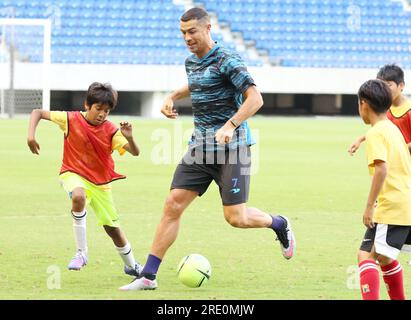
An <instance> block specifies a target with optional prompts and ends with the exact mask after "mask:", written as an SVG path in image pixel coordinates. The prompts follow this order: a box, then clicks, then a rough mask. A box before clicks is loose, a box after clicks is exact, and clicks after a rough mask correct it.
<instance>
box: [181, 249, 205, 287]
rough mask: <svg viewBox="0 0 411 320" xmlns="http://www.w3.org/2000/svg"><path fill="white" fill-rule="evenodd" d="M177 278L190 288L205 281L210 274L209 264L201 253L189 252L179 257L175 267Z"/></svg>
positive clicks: (198, 285)
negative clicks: (181, 257) (179, 259)
mask: <svg viewBox="0 0 411 320" xmlns="http://www.w3.org/2000/svg"><path fill="white" fill-rule="evenodd" d="M177 273H178V279H179V280H180V281H181V283H183V284H184V285H186V286H187V287H190V288H198V287H200V286H202V285H204V284H206V283H207V281H208V279H210V276H211V265H210V262H208V260H207V259H206V258H205V257H203V256H202V255H201V254H196V253H193V254H189V255H188V256H185V257H184V258H183V259H181V261H180V263H179V264H178V268H177Z"/></svg>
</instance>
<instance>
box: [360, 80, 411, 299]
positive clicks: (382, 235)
mask: <svg viewBox="0 0 411 320" xmlns="http://www.w3.org/2000/svg"><path fill="white" fill-rule="evenodd" d="M391 103H392V96H391V91H390V89H389V87H388V86H387V85H386V83H385V82H383V81H381V80H369V81H367V82H365V83H364V84H363V85H362V86H361V87H360V89H359V91H358V107H359V113H360V116H361V118H362V120H363V121H364V123H366V124H369V125H371V129H369V130H368V132H367V134H366V139H365V141H366V145H367V163H368V169H369V172H370V175H371V176H372V182H371V188H370V191H369V194H368V200H367V204H366V207H365V210H364V214H363V223H364V225H365V226H366V227H367V230H366V232H365V235H364V239H363V241H362V244H361V247H360V250H359V252H358V263H359V271H360V285H361V294H362V297H363V299H364V300H377V299H379V289H380V278H379V272H378V267H377V263H376V261H378V262H379V265H380V267H381V271H382V275H383V279H384V282H385V284H386V287H387V290H388V294H389V296H390V298H391V299H392V300H404V299H405V292H404V284H403V271H402V267H401V264H400V263H399V262H398V261H397V257H398V254H399V253H400V251H401V250H404V251H409V248H410V246H409V244H411V159H410V155H409V151H408V148H407V145H406V143H405V141H404V138H403V136H402V135H401V132H400V130H399V129H398V128H397V127H396V126H395V125H394V124H393V123H392V122H391V121H389V120H388V118H387V111H388V110H389V108H390V105H391Z"/></svg>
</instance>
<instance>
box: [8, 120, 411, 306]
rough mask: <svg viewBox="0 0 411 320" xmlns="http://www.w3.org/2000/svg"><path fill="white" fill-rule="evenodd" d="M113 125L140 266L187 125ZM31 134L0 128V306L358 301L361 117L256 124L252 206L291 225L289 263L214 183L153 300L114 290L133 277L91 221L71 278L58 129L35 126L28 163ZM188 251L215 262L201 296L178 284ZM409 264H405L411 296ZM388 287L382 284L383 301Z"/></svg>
mask: <svg viewBox="0 0 411 320" xmlns="http://www.w3.org/2000/svg"><path fill="white" fill-rule="evenodd" d="M111 120H112V121H113V122H115V123H119V122H120V121H121V120H130V121H131V122H132V124H133V128H134V129H133V130H134V137H135V138H136V141H137V142H138V144H139V146H140V148H141V155H140V156H139V157H132V156H131V155H129V154H127V155H125V156H123V157H120V156H119V155H117V154H116V155H114V158H115V160H116V169H117V171H118V172H120V173H123V174H125V175H127V179H126V180H122V181H118V182H114V183H113V194H114V199H115V202H116V205H117V209H118V211H119V213H120V218H121V224H122V228H123V230H124V231H125V233H126V235H127V237H128V239H129V240H130V242H131V244H132V246H133V249H134V254H135V256H136V259H137V260H139V261H140V262H141V263H144V262H145V259H146V257H147V254H148V252H149V248H150V245H151V241H152V239H153V235H154V230H155V227H156V225H157V223H158V221H159V219H160V216H161V214H162V206H163V202H164V199H165V197H166V196H167V194H168V191H169V185H170V182H171V178H172V175H173V172H174V169H175V166H176V163H177V162H178V160H179V158H180V155H181V154H182V152H184V150H185V146H184V139H185V138H183V136H187V134H189V133H190V128H191V127H192V122H191V119H190V118H183V119H182V120H176V121H171V120H166V119H159V120H148V119H140V118H130V117H126V116H125V117H114V116H113V117H112V118H111ZM27 125H28V118H18V119H15V120H0V135H1V137H3V139H2V148H1V150H0V168H1V169H0V170H1V180H0V184H1V185H0V188H1V193H0V197H1V201H0V266H1V267H0V299H361V295H360V292H359V289H358V288H357V287H356V286H358V279H357V278H356V275H355V273H353V272H355V266H356V252H357V249H358V247H359V245H360V242H361V240H362V236H363V234H364V231H365V227H364V226H363V225H362V213H363V207H364V205H365V203H366V199H367V194H368V190H369V185H370V177H369V176H368V170H367V168H366V160H365V155H364V148H362V149H361V150H359V152H358V154H356V156H354V157H350V156H349V155H348V153H347V151H346V150H347V148H348V145H349V144H350V143H351V142H352V141H353V139H354V138H355V137H357V136H358V135H360V134H363V133H364V132H365V131H366V130H367V127H366V126H365V125H363V124H362V121H361V120H360V119H359V117H357V118H327V117H323V118H321V117H320V118H318V117H317V118H314V117H313V118H282V117H278V118H277V117H276V118H269V117H261V116H256V117H254V118H253V119H252V121H250V125H251V128H252V129H253V130H254V132H255V136H256V137H257V138H258V145H256V146H254V147H253V152H254V156H255V162H254V165H255V173H254V174H253V176H252V179H251V188H250V199H249V205H250V206H255V207H258V208H260V209H263V210H266V211H269V212H274V213H281V214H284V215H286V216H288V217H289V218H290V219H291V222H292V225H293V229H294V232H295V234H296V237H297V252H296V256H295V257H294V258H293V259H291V260H289V261H286V260H285V259H284V258H283V257H282V255H281V252H280V247H279V244H278V242H277V241H274V239H275V234H274V232H272V231H271V230H269V229H252V230H251V229H250V230H241V229H236V228H233V227H231V226H230V225H229V224H228V223H226V221H225V220H224V217H223V213H222V207H221V201H220V198H219V194H218V189H217V187H216V185H215V184H213V185H212V186H210V188H209V190H208V192H207V193H206V194H205V195H204V196H203V197H201V198H198V199H197V200H196V201H195V202H193V204H192V205H191V206H190V207H189V208H188V209H187V211H186V212H185V213H184V215H183V218H182V223H181V228H180V234H179V237H178V238H177V241H176V242H175V243H174V245H173V246H172V247H171V248H170V250H169V251H168V253H167V255H166V257H165V259H164V261H163V263H162V265H161V267H160V270H159V274H158V283H159V288H158V290H155V291H149V292H120V291H119V290H118V287H120V286H122V285H124V284H126V283H128V282H130V281H131V280H132V278H130V277H129V276H127V275H125V274H124V273H123V271H122V268H123V266H122V262H121V260H120V258H119V256H118V254H117V252H116V251H115V249H114V246H113V244H112V242H111V240H110V239H109V237H108V236H107V235H106V234H105V233H104V231H103V229H102V228H101V227H99V226H97V223H96V218H95V216H94V215H93V213H92V212H90V213H91V214H89V215H88V227H87V230H88V245H89V264H88V265H87V266H86V267H85V268H84V269H82V270H81V271H80V272H75V271H68V270H67V269H66V265H67V263H68V261H69V260H70V258H71V257H72V255H73V254H74V251H75V246H74V238H73V232H72V221H71V217H70V201H69V199H68V196H67V195H66V194H65V192H64V191H63V189H62V188H61V187H60V186H59V184H58V172H59V169H60V164H61V163H60V162H61V158H62V149H63V136H62V133H61V131H60V130H59V128H58V127H57V126H56V125H54V124H52V123H51V122H46V121H43V122H41V123H40V125H39V128H38V130H37V132H38V134H37V140H38V142H39V143H40V147H41V150H40V156H35V155H32V154H31V153H30V151H29V149H28V147H27V145H26V135H27ZM160 160H161V161H160ZM189 253H200V254H202V255H204V256H206V257H207V258H208V259H209V261H210V262H211V265H212V276H211V279H210V281H209V282H208V283H207V284H206V285H205V286H204V287H202V288H198V289H189V288H187V287H184V286H183V285H182V284H180V283H179V281H178V279H177V275H176V268H177V264H178V262H179V260H180V259H181V258H182V257H183V256H185V255H186V254H189ZM407 259H408V257H407V256H406V255H401V256H400V261H401V262H402V264H403V266H404V279H405V287H406V292H411V291H410V290H411V286H410V281H409V280H408V279H410V273H411V266H409V265H408V264H407ZM384 289H385V288H384V285H383V283H382V284H381V293H382V294H381V297H382V298H383V299H387V294H386V292H385V290H384Z"/></svg>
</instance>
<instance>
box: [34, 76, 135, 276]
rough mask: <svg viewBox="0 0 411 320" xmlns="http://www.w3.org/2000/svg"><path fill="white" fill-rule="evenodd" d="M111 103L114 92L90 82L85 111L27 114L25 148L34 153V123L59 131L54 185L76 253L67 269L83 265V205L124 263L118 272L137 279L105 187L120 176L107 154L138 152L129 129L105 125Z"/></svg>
mask: <svg viewBox="0 0 411 320" xmlns="http://www.w3.org/2000/svg"><path fill="white" fill-rule="evenodd" d="M116 104H117V92H116V91H115V90H114V89H113V88H112V86H111V85H110V84H102V83H98V82H94V83H92V84H91V85H90V86H89V88H88V91H87V96H86V100H85V102H84V108H85V112H79V111H73V112H65V111H45V110H40V109H35V110H33V112H32V113H31V117H30V124H29V131H28V138H27V144H28V146H29V148H30V150H31V152H32V153H34V154H39V150H40V146H39V144H38V143H37V141H36V139H35V134H36V128H37V125H38V123H39V122H40V120H42V119H44V120H50V121H52V122H54V123H56V124H57V125H58V126H59V127H60V129H61V130H62V131H63V132H64V154H63V163H62V166H61V170H60V176H59V178H60V182H61V184H62V186H63V188H64V189H65V191H66V192H67V193H68V194H69V197H70V198H71V202H72V209H71V215H72V217H73V229H74V237H75V240H76V246H77V251H76V254H75V255H74V257H73V258H72V260H71V261H70V263H69V265H68V269H69V270H80V269H81V268H82V267H83V266H85V265H86V264H87V262H88V256H87V251H88V248H87V238H86V215H87V211H86V205H87V204H89V205H90V207H91V208H93V211H94V213H95V214H96V216H97V219H98V223H99V225H102V226H103V227H104V229H105V231H106V232H107V234H108V235H109V236H110V237H111V239H112V240H113V242H114V245H115V247H116V249H117V251H118V253H119V254H120V257H121V258H122V260H123V262H124V265H125V266H124V272H125V273H126V274H129V275H132V276H138V275H139V274H140V271H141V268H142V266H141V265H140V264H139V263H138V262H136V261H135V259H134V256H133V252H132V250H131V245H130V243H129V242H128V241H127V239H126V237H125V235H124V233H123V232H122V230H121V229H120V227H119V222H118V220H119V217H118V214H117V211H116V208H115V206H114V202H113V197H112V192H111V182H112V181H114V180H118V179H124V178H125V176H123V175H121V174H118V173H116V172H115V171H114V161H113V159H112V157H111V154H112V152H113V151H114V150H117V151H118V152H119V153H120V154H121V155H123V154H124V153H125V152H126V151H128V152H129V153H131V154H132V155H134V156H138V155H139V153H140V150H139V148H138V146H137V144H136V143H135V141H134V139H133V134H132V126H131V124H130V123H128V122H121V123H120V129H118V128H117V127H116V125H115V124H114V123H112V122H110V121H108V120H107V116H108V115H109V113H110V111H111V110H113V109H114V108H115V106H116Z"/></svg>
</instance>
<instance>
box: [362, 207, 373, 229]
mask: <svg viewBox="0 0 411 320" xmlns="http://www.w3.org/2000/svg"><path fill="white" fill-rule="evenodd" d="M374 209H375V206H371V207H370V206H367V208H365V211H364V215H363V217H362V221H363V223H364V225H365V226H366V227H368V228H374V226H375V224H374V222H373V221H372V218H373V216H374Z"/></svg>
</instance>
